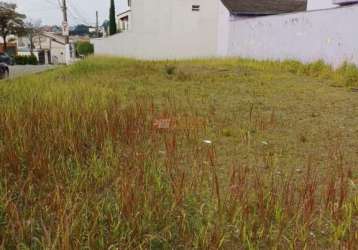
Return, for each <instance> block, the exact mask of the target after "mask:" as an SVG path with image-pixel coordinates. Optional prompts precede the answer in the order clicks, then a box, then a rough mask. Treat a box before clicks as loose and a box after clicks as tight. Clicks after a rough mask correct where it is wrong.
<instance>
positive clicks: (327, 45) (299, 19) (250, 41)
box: [226, 5, 358, 67]
mask: <svg viewBox="0 0 358 250" xmlns="http://www.w3.org/2000/svg"><path fill="white" fill-rule="evenodd" d="M229 25H230V29H229V34H228V36H229V39H228V40H229V44H228V47H227V53H226V55H227V56H230V57H235V56H238V57H243V58H252V59H258V60H267V59H269V60H286V59H295V60H299V61H301V62H304V63H308V62H313V61H317V60H321V59H322V60H324V61H325V62H326V63H328V64H331V65H332V66H334V67H338V66H340V65H341V64H343V63H344V62H349V63H354V64H356V65H358V5H354V6H348V7H342V8H335V9H329V10H319V11H309V12H299V13H294V14H285V15H278V16H267V17H257V18H249V19H237V18H233V17H231V20H230V21H229Z"/></svg>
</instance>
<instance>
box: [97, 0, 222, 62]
mask: <svg viewBox="0 0 358 250" xmlns="http://www.w3.org/2000/svg"><path fill="white" fill-rule="evenodd" d="M192 5H200V11H199V12H194V11H192ZM219 5H221V2H220V1H218V0H156V1H148V0H136V1H133V3H132V23H131V25H132V27H131V30H130V31H128V32H124V33H120V34H117V35H114V36H111V37H109V38H102V39H95V40H92V42H93V43H94V45H95V53H96V54H108V55H117V56H127V57H135V58H142V59H169V58H171V59H179V58H194V57H212V56H216V55H217V48H218V46H217V43H218V37H217V34H218V28H219V27H218V9H219V8H218V6H219Z"/></svg>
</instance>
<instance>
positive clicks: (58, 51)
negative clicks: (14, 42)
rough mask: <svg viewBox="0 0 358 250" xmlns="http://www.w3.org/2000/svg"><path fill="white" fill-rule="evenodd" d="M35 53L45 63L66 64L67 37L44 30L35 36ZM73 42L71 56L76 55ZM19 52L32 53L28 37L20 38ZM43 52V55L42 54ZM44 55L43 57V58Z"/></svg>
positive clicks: (20, 53)
mask: <svg viewBox="0 0 358 250" xmlns="http://www.w3.org/2000/svg"><path fill="white" fill-rule="evenodd" d="M33 43H34V54H35V56H36V57H37V58H38V59H39V61H43V63H45V64H47V63H51V64H65V63H66V60H65V37H64V36H62V35H61V34H56V33H53V32H42V33H41V34H39V35H36V36H35V37H34V38H33ZM70 44H71V46H70V47H71V57H72V58H74V57H75V51H74V44H73V41H70ZM18 50H19V51H18V54H19V55H31V52H30V40H29V38H28V37H20V38H19V39H18ZM42 54H43V55H42ZM41 57H43V59H41Z"/></svg>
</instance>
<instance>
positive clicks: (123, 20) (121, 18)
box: [117, 9, 132, 32]
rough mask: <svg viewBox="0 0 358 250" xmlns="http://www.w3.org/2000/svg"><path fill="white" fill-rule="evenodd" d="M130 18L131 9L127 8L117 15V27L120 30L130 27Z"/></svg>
mask: <svg viewBox="0 0 358 250" xmlns="http://www.w3.org/2000/svg"><path fill="white" fill-rule="evenodd" d="M131 19H132V10H131V9H128V10H126V11H124V12H122V13H119V14H118V15H117V29H118V30H119V31H120V32H125V31H128V30H129V29H130V24H131Z"/></svg>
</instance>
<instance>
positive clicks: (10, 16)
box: [0, 2, 26, 51]
mask: <svg viewBox="0 0 358 250" xmlns="http://www.w3.org/2000/svg"><path fill="white" fill-rule="evenodd" d="M16 7H17V6H16V4H11V3H5V2H0V35H1V37H2V39H3V49H4V51H5V50H6V48H7V41H6V39H7V37H8V36H9V35H19V34H21V33H23V32H24V31H25V24H24V19H25V18H26V16H25V15H23V14H20V13H18V12H16Z"/></svg>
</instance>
